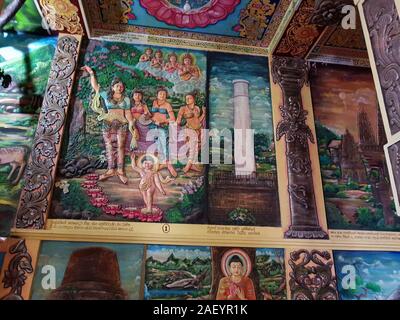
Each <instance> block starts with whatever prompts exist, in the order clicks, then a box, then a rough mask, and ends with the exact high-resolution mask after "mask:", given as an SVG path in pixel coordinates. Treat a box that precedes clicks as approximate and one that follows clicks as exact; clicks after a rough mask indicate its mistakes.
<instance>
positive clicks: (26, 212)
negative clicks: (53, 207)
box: [15, 35, 81, 229]
mask: <svg viewBox="0 0 400 320" xmlns="http://www.w3.org/2000/svg"><path fill="white" fill-rule="evenodd" d="M80 39H81V38H80V37H79V36H69V35H60V37H59V39H58V43H57V48H56V52H55V55H54V58H53V63H52V65H51V70H50V76H49V81H48V83H47V88H46V92H45V95H44V99H43V106H42V109H41V113H40V117H39V123H38V126H37V129H36V134H35V138H34V142H33V146H32V152H31V156H30V160H29V163H28V166H27V168H26V170H25V177H24V179H25V186H24V188H23V190H22V192H21V197H20V202H19V207H18V210H17V215H16V221H15V225H16V227H17V228H32V229H42V228H43V227H44V225H45V221H46V217H47V211H48V209H49V205H48V204H49V200H50V197H51V192H52V190H53V184H54V176H55V172H56V166H57V162H58V158H59V152H60V147H61V141H62V136H63V131H64V124H65V119H66V114H67V110H68V104H69V99H70V95H71V88H72V83H73V78H74V73H75V69H76V66H77V59H78V52H79V47H80Z"/></svg>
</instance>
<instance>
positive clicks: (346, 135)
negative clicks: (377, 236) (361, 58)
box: [311, 64, 400, 231]
mask: <svg viewBox="0 0 400 320" xmlns="http://www.w3.org/2000/svg"><path fill="white" fill-rule="evenodd" d="M311 92H312V98H313V108H314V118H315V121H316V123H315V125H316V131H317V138H318V148H319V158H320V164H321V175H322V180H323V188H324V197H325V208H326V214H327V219H328V225H329V228H331V229H349V230H379V231H400V218H399V217H398V216H397V215H396V212H395V206H394V202H393V197H392V193H391V187H390V182H389V175H388V169H387V166H386V162H385V156H384V151H383V146H384V144H386V141H387V140H386V136H385V132H384V127H383V123H382V119H381V115H380V112H379V108H378V101H377V98H376V93H375V87H374V82H373V79H372V74H371V71H370V70H368V69H363V68H356V67H353V68H350V67H343V66H337V65H335V66H332V65H328V66H324V65H321V64H317V67H316V71H315V72H314V75H313V76H312V78H311Z"/></svg>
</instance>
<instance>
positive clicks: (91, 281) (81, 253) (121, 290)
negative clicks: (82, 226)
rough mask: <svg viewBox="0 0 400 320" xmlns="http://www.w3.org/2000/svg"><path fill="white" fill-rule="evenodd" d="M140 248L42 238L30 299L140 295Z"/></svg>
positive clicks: (95, 298) (139, 246)
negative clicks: (44, 239) (43, 239)
mask: <svg viewBox="0 0 400 320" xmlns="http://www.w3.org/2000/svg"><path fill="white" fill-rule="evenodd" d="M143 250H144V246H143V245H132V244H109V243H84V242H57V241H44V242H42V244H41V248H40V253H39V258H38V263H37V266H36V270H37V272H36V274H35V277H34V281H33V287H32V292H31V299H33V300H137V299H140V298H141V297H140V291H141V290H140V288H141V275H142V273H141V270H142V261H143V260H142V259H143Z"/></svg>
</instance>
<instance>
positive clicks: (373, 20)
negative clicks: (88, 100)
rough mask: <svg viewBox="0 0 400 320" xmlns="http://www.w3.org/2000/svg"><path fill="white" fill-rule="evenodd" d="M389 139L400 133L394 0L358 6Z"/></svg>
mask: <svg viewBox="0 0 400 320" xmlns="http://www.w3.org/2000/svg"><path fill="white" fill-rule="evenodd" d="M358 9H359V12H360V17H361V21H362V24H363V29H364V35H365V40H366V43H367V47H368V48H369V50H368V54H369V58H370V62H371V68H372V71H373V75H374V80H375V85H376V89H377V91H378V98H379V104H380V108H381V113H382V116H383V122H384V124H385V130H386V135H387V136H388V138H389V137H390V136H393V135H395V134H396V133H398V132H400V51H399V50H400V20H399V15H398V11H397V9H396V5H395V0H363V1H360V2H359V3H358Z"/></svg>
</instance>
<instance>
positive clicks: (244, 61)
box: [208, 53, 273, 138]
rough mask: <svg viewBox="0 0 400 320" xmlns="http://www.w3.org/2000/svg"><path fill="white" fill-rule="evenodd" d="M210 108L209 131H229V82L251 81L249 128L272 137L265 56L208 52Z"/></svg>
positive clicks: (230, 102) (230, 94)
mask: <svg viewBox="0 0 400 320" xmlns="http://www.w3.org/2000/svg"><path fill="white" fill-rule="evenodd" d="M208 63H209V65H210V70H209V72H210V75H209V76H210V85H209V107H210V128H217V129H223V128H232V124H233V114H234V112H233V84H232V80H235V79H244V80H247V81H249V82H250V85H249V86H250V92H249V94H250V112H251V117H252V129H255V131H256V132H258V133H267V134H268V135H269V136H270V137H271V138H272V134H273V125H272V108H271V96H270V83H269V69H268V59H267V58H265V57H257V56H246V55H235V54H226V53H210V55H209V61H208Z"/></svg>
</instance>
